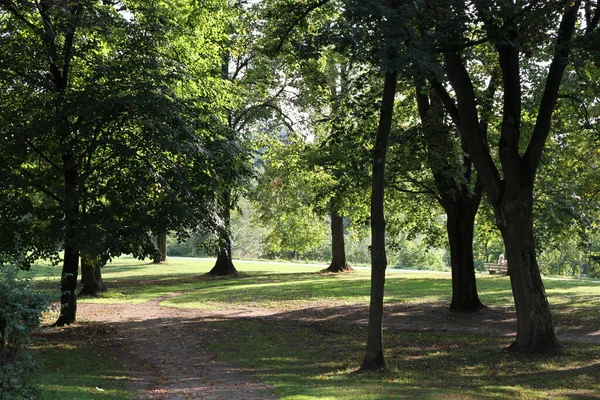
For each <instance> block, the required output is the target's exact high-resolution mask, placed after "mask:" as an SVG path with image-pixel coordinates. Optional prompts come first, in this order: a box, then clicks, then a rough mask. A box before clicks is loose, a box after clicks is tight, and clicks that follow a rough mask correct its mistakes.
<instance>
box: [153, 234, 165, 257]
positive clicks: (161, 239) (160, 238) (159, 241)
mask: <svg viewBox="0 0 600 400" xmlns="http://www.w3.org/2000/svg"><path fill="white" fill-rule="evenodd" d="M156 247H157V248H158V253H159V254H157V255H156V257H155V258H154V263H155V264H158V263H161V262H165V261H167V232H166V231H165V232H160V233H159V234H158V235H157V236H156Z"/></svg>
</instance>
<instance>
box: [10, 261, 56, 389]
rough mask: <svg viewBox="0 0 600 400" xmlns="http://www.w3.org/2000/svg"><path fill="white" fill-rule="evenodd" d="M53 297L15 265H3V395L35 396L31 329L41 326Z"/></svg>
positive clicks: (34, 364)
mask: <svg viewBox="0 0 600 400" xmlns="http://www.w3.org/2000/svg"><path fill="white" fill-rule="evenodd" d="M49 304H50V302H49V299H48V298H47V297H46V296H44V295H41V294H39V293H35V292H34V291H33V289H32V288H31V287H30V286H29V281H28V280H27V279H21V278H19V277H17V273H16V271H15V270H14V268H13V267H2V266H0V399H1V400H9V399H33V398H35V397H36V394H37V391H36V388H35V387H33V385H32V384H30V383H29V379H28V378H29V376H30V375H31V372H32V371H33V370H34V369H35V367H36V363H35V360H34V359H33V358H32V356H31V355H30V354H29V353H28V352H27V348H26V345H27V343H29V339H30V336H31V333H32V332H33V331H34V330H35V329H37V328H39V326H40V317H41V315H42V313H43V312H44V311H46V310H47V309H48V306H49Z"/></svg>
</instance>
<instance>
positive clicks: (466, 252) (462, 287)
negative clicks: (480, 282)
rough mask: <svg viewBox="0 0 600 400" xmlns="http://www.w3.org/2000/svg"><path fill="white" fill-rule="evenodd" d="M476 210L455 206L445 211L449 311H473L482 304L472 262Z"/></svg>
mask: <svg viewBox="0 0 600 400" xmlns="http://www.w3.org/2000/svg"><path fill="white" fill-rule="evenodd" d="M476 212H477V207H475V209H472V208H471V209H468V208H467V209H464V208H460V207H459V208H458V210H455V211H453V212H448V211H447V212H446V213H447V217H448V220H447V221H446V229H447V231H448V241H449V243H450V264H451V268H452V301H451V302H450V310H453V311H476V310H479V309H481V308H484V307H485V306H484V305H483V304H482V303H481V301H480V300H479V294H478V293H477V282H476V279H475V265H474V263H473V230H474V225H475V214H476Z"/></svg>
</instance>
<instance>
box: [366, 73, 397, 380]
mask: <svg viewBox="0 0 600 400" xmlns="http://www.w3.org/2000/svg"><path fill="white" fill-rule="evenodd" d="M397 83H398V74H397V73H395V72H388V73H386V74H385V83H384V87H383V98H382V102H381V110H380V117H379V126H378V128H377V139H376V141H375V154H374V157H373V177H372V182H371V183H372V189H371V301H370V304H369V326H368V338H367V349H366V352H365V358H364V359H363V362H362V365H361V366H360V370H362V371H368V370H377V369H381V368H383V367H385V360H384V357H383V293H384V287H385V269H386V268H387V256H386V252H385V214H384V193H385V162H386V158H387V150H388V142H389V138H390V132H391V129H392V118H393V115H394V97H395V95H396V85H397Z"/></svg>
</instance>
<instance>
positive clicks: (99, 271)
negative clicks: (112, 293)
mask: <svg viewBox="0 0 600 400" xmlns="http://www.w3.org/2000/svg"><path fill="white" fill-rule="evenodd" d="M104 265H106V261H103V262H102V263H99V264H96V266H95V267H94V276H95V278H96V282H98V290H99V291H100V292H106V285H104V279H102V268H103V267H104Z"/></svg>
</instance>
